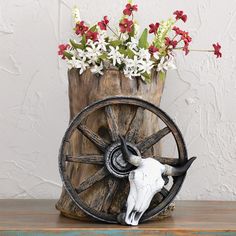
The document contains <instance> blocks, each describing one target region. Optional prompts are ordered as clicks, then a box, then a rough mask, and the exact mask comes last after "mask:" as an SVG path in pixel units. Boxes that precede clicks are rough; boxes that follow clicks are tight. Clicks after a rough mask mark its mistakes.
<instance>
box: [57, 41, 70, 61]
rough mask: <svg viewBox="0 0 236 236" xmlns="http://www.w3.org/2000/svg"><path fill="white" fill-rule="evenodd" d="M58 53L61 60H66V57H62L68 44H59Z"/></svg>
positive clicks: (68, 46)
mask: <svg viewBox="0 0 236 236" xmlns="http://www.w3.org/2000/svg"><path fill="white" fill-rule="evenodd" d="M58 48H59V51H58V55H59V56H62V59H66V57H65V56H64V51H65V50H67V49H69V48H70V45H69V44H60V45H59V46H58Z"/></svg>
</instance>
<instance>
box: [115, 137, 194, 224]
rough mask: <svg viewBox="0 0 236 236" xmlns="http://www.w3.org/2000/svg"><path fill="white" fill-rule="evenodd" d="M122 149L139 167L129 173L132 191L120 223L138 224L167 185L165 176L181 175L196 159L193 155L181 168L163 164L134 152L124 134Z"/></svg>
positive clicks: (124, 156) (127, 157)
mask: <svg viewBox="0 0 236 236" xmlns="http://www.w3.org/2000/svg"><path fill="white" fill-rule="evenodd" d="M120 140H121V151H122V155H123V158H124V159H125V160H126V161H127V162H129V163H130V164H132V165H134V166H136V167H137V169H135V170H132V171H131V172H130V173H129V182H130V191H129V196H128V199H127V203H126V208H127V210H126V213H125V214H121V215H120V216H119V217H118V220H119V221H120V223H126V224H127V225H138V223H139V220H140V218H141V217H142V215H143V214H144V212H145V211H146V210H147V209H148V207H149V205H150V203H151V200H152V198H153V197H154V195H155V194H156V193H157V192H160V191H161V190H162V188H163V187H164V185H165V180H164V178H163V176H165V175H166V176H179V175H183V174H185V173H186V171H187V170H188V168H189V167H190V165H191V164H192V163H193V161H194V160H195V159H196V157H192V158H191V159H190V160H188V162H187V163H186V164H185V165H184V166H183V167H180V168H174V167H171V166H169V165H163V164H161V163H160V162H159V161H158V160H155V159H154V158H150V157H148V158H145V159H143V158H141V156H137V155H134V154H132V153H131V152H130V151H129V150H128V148H127V145H126V142H125V140H124V138H123V137H122V136H120Z"/></svg>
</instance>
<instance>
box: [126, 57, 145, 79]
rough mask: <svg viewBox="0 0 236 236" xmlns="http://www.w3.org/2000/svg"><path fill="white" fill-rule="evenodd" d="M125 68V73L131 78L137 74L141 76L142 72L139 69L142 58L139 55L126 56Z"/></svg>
mask: <svg viewBox="0 0 236 236" xmlns="http://www.w3.org/2000/svg"><path fill="white" fill-rule="evenodd" d="M124 62H125V68H124V74H125V75H126V76H127V77H129V78H130V79H131V78H132V77H135V76H140V75H141V73H140V71H139V65H140V59H139V58H138V57H137V56H134V58H133V59H131V58H125V61H124Z"/></svg>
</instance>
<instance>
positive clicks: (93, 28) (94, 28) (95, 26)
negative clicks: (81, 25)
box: [89, 25, 97, 32]
mask: <svg viewBox="0 0 236 236" xmlns="http://www.w3.org/2000/svg"><path fill="white" fill-rule="evenodd" d="M89 30H90V31H92V32H95V31H96V30H97V25H94V26H92V27H91V28H90V29H89Z"/></svg>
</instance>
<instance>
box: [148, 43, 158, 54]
mask: <svg viewBox="0 0 236 236" xmlns="http://www.w3.org/2000/svg"><path fill="white" fill-rule="evenodd" d="M148 51H149V53H150V54H151V55H153V54H154V53H155V52H158V51H159V50H158V48H157V47H155V46H154V45H150V46H149V48H148Z"/></svg>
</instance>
